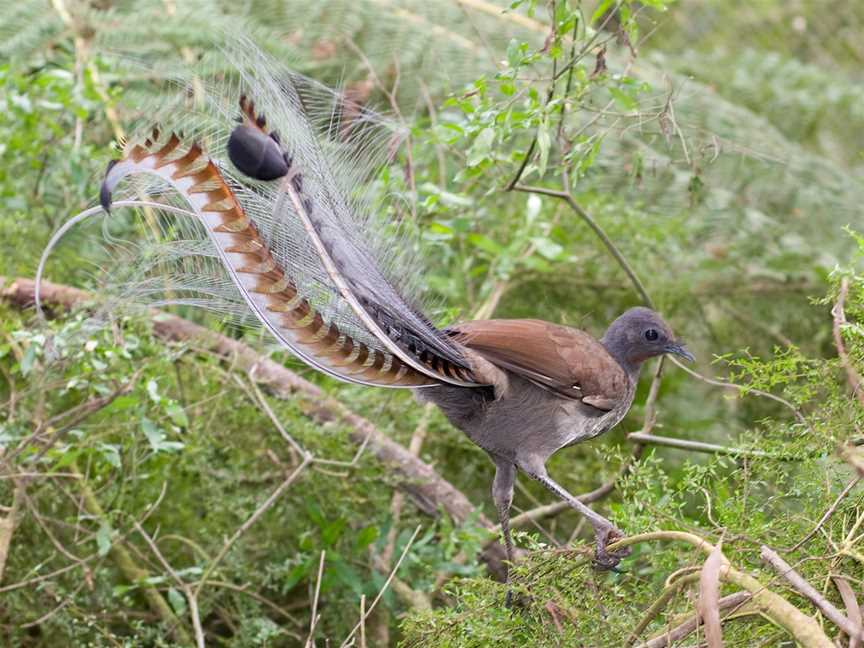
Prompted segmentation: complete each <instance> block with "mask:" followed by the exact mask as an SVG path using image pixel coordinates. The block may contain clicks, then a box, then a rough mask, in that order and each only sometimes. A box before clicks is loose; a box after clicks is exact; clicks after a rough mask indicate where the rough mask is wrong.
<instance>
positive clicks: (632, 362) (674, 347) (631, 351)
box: [601, 306, 694, 374]
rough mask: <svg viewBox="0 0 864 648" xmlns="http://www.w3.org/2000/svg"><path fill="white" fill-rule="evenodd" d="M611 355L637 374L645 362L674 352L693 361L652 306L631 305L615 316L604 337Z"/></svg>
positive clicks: (629, 370) (605, 344) (604, 343)
mask: <svg viewBox="0 0 864 648" xmlns="http://www.w3.org/2000/svg"><path fill="white" fill-rule="evenodd" d="M601 342H602V343H603V346H604V347H606V350H607V351H608V352H609V354H610V355H611V356H612V357H613V358H615V359H616V360H617V361H618V364H620V365H621V366H622V367H624V369H625V370H626V371H627V372H628V373H630V374H635V373H637V372H638V371H639V368H640V367H641V366H642V363H643V362H645V361H646V360H648V358H653V357H654V356H659V355H663V354H664V353H674V354H676V355H679V356H681V357H682V358H686V359H687V360H691V361H692V360H694V358H693V355H692V354H691V353H690V352H689V351H688V350H687V349H686V348H685V347H684V345H683V344H682V343H681V342H680V341H679V340H676V339H675V335H674V334H673V333H672V329H671V328H669V325H668V324H667V323H666V322H664V321H663V318H662V317H660V315H658V314H657V313H655V312H654V311H653V310H651V309H650V308H643V307H641V306H640V307H637V308H631V309H630V310H628V311H626V312H625V313H624V314H623V315H621V316H620V317H619V318H618V319H616V320H615V321H614V322H612V324H610V326H609V328H608V329H606V333H605V334H604V335H603V339H602V340H601Z"/></svg>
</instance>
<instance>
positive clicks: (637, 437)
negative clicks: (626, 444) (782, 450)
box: [627, 432, 797, 461]
mask: <svg viewBox="0 0 864 648" xmlns="http://www.w3.org/2000/svg"><path fill="white" fill-rule="evenodd" d="M627 439H628V440H629V441H637V442H638V443H644V444H650V445H659V446H666V447H668V448H677V449H679V450H690V451H692V452H704V453H707V454H719V455H731V456H734V457H739V456H740V457H760V458H766V459H777V460H780V461H796V460H797V459H796V458H795V457H787V456H785V455H777V454H773V453H771V452H765V451H764V450H746V449H743V448H729V447H727V446H721V445H716V444H714V443H703V442H702V441H690V440H688V439H676V438H673V437H666V436H657V435H654V434H645V433H643V432H631V433H630V434H628V435H627Z"/></svg>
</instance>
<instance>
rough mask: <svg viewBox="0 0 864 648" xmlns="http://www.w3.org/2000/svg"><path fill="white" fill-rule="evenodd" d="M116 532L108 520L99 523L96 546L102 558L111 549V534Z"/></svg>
mask: <svg viewBox="0 0 864 648" xmlns="http://www.w3.org/2000/svg"><path fill="white" fill-rule="evenodd" d="M113 534H114V529H112V528H111V525H109V524H108V523H107V522H102V524H100V525H99V530H98V531H97V532H96V547H97V548H98V553H99V557H100V558H104V557H105V556H107V555H108V552H109V551H111V536H112V535H113Z"/></svg>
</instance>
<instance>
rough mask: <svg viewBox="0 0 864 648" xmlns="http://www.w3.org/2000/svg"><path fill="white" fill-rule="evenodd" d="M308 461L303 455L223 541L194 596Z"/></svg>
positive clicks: (308, 458)
mask: <svg viewBox="0 0 864 648" xmlns="http://www.w3.org/2000/svg"><path fill="white" fill-rule="evenodd" d="M310 462H311V458H310V457H308V456H307V457H304V459H303V461H302V462H301V463H300V465H299V466H297V468H296V469H295V470H294V472H292V473H291V474H290V475H289V476H288V478H287V479H286V480H285V481H284V482H282V483H281V484H280V485H279V487H278V488H277V489H276V490H274V491H273V492H272V493H271V494H270V497H268V498H267V499H266V500H264V502H263V503H262V504H261V506H259V507H258V508H257V509H255V512H254V513H253V514H252V515H250V516H249V519H247V520H246V521H245V522H244V523H243V524H241V525H240V526H239V527H238V528H237V530H236V531H235V532H234V534H233V535H232V536H231V537H230V538H228V540H226V541H225V544H224V545H222V549H220V550H219V553H218V554H216V557H215V558H214V559H213V561H212V562H211V563H210V564H209V565H208V566H207V569H206V570H205V571H204V574H203V575H202V576H201V580H199V581H198V585H197V587H196V588H195V591H194V595H195V597H196V598H197V597H198V595H199V594H200V593H201V589H202V588H203V587H204V585H205V583H206V582H207V580H208V579H209V578H210V575H211V574H212V573H213V571H214V570H215V569H216V566H217V565H218V564H219V563H220V562H222V559H223V558H225V556H226V555H227V553H228V552H229V551H230V550H231V547H232V546H234V543H235V542H237V540H239V539H240V536H242V535H243V534H244V533H246V532H247V531H248V530H249V529H250V528H251V527H252V525H254V524H255V523H256V522H257V521H258V519H259V518H260V517H261V516H262V515H264V513H265V512H266V511H267V509H269V508H270V507H271V506H273V504H274V503H275V502H276V500H278V499H279V497H280V496H281V495H282V493H284V492H285V491H286V490H288V487H289V486H291V484H293V483H294V480H295V479H297V477H298V476H299V475H300V473H301V472H303V470H304V469H305V468H306V466H308V465H309V463H310Z"/></svg>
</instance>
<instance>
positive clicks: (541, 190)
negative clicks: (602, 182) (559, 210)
mask: <svg viewBox="0 0 864 648" xmlns="http://www.w3.org/2000/svg"><path fill="white" fill-rule="evenodd" d="M513 189H514V190H515V191H522V192H525V193H533V194H539V195H543V196H551V197H552V198H558V199H559V200H563V201H564V202H566V203H567V205H568V206H569V207H570V209H572V210H573V211H574V212H575V213H576V214H577V215H578V216H579V217H580V218H581V219H582V220H583V221H584V222H585V223H586V224H587V225H588V227H590V228H591V229H592V230H593V232H594V234H596V235H597V238H599V239H600V241H601V242H602V243H603V245H605V246H606V249H607V250H608V251H609V254H611V255H612V256H613V257H614V258H615V260H616V261H617V262H618V265H620V266H621V269H622V270H624V272H625V274H626V275H627V276H628V277H629V278H630V282H631V283H632V284H633V287H634V288H635V289H636V292H638V293H639V296H640V297H641V298H642V301H643V303H644V304H645V305H646V306H648V307H649V308H654V302H652V301H651V297H649V296H648V292H647V291H646V290H645V286H644V285H643V284H642V282H641V281H640V280H639V277H638V276H637V275H636V271H635V270H633V268H632V267H631V265H630V262H629V261H627V259H626V258H625V256H624V255H623V254H622V253H621V251H620V250H619V249H618V247H617V246H616V245H615V243H613V242H612V239H611V238H609V235H608V234H606V232H605V231H604V230H603V228H602V227H600V225H599V224H598V223H597V221H596V220H594V218H593V217H592V216H591V214H589V213H588V212H587V211H586V210H585V209H584V208H583V207H582V206H581V205H580V204H579V203H577V202H576V200H575V199H574V198H573V195H572V194H571V193H570V192H569V191H556V190H554V189H547V188H546V187H534V186H529V185H516V186H515V187H513Z"/></svg>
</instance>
